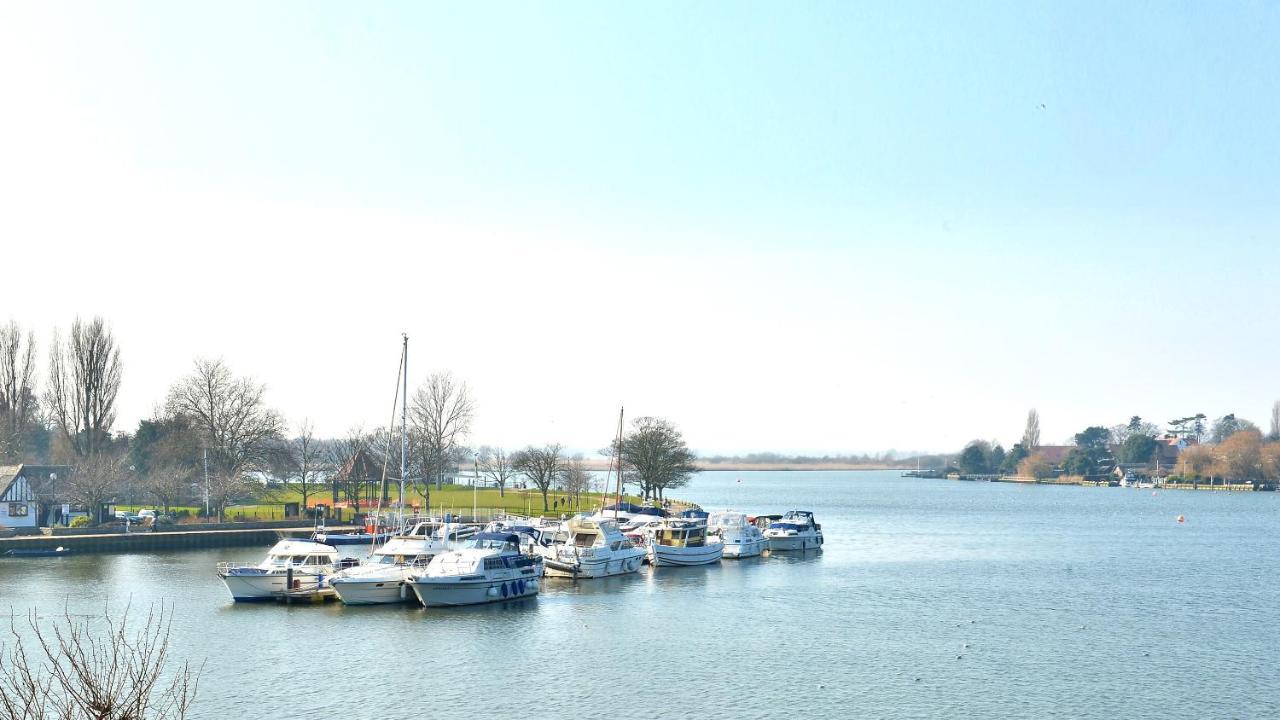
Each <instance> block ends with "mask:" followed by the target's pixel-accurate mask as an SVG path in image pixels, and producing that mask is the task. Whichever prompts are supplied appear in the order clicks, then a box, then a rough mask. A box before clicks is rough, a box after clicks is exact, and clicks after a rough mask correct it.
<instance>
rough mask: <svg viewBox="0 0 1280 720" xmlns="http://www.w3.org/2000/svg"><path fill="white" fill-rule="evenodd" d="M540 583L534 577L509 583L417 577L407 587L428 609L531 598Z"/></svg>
mask: <svg viewBox="0 0 1280 720" xmlns="http://www.w3.org/2000/svg"><path fill="white" fill-rule="evenodd" d="M541 585H542V583H541V582H540V581H539V580H538V578H536V577H521V578H515V579H508V580H496V579H495V580H470V581H459V580H454V579H452V578H439V579H436V578H417V579H415V580H411V581H409V587H410V588H412V589H413V594H414V595H415V596H416V597H417V598H418V601H419V602H421V603H422V604H423V605H425V606H427V607H458V606H462V605H483V604H485V603H492V602H503V601H508V600H520V599H522V598H527V597H534V596H536V595H537V594H538V591H539V590H540V589H541Z"/></svg>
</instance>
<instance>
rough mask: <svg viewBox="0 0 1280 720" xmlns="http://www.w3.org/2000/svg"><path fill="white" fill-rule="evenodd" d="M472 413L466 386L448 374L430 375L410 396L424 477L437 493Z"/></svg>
mask: <svg viewBox="0 0 1280 720" xmlns="http://www.w3.org/2000/svg"><path fill="white" fill-rule="evenodd" d="M475 409H476V408H475V401H474V400H472V399H471V393H470V391H469V390H468V389H467V384H466V383H465V382H463V383H459V382H456V381H455V380H454V379H453V375H452V374H450V373H448V372H438V373H432V374H431V376H430V377H429V378H427V381H426V382H425V383H423V384H422V386H421V387H419V388H418V390H417V392H415V393H414V394H413V403H412V405H411V406H410V409H409V415H410V419H411V421H412V422H413V426H414V431H415V434H416V435H417V436H418V441H419V443H420V447H419V455H420V457H421V458H422V466H423V470H424V471H425V473H424V477H430V478H431V479H432V480H433V481H434V482H435V485H436V489H437V490H439V489H440V485H441V484H442V483H443V482H444V478H445V475H446V474H447V473H448V470H449V469H450V468H451V467H454V466H456V462H457V460H458V452H457V451H458V449H459V448H460V447H461V446H462V440H463V438H465V437H466V435H467V434H468V433H470V432H471V421H472V420H473V419H474V417H475Z"/></svg>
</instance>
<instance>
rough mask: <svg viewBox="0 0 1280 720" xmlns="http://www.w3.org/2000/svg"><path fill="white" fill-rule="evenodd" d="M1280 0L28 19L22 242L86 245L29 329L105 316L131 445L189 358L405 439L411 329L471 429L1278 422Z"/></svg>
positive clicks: (12, 128)
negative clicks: (457, 398)
mask: <svg viewBox="0 0 1280 720" xmlns="http://www.w3.org/2000/svg"><path fill="white" fill-rule="evenodd" d="M1278 8H1280V6H1276V5H1275V4H1272V3H1261V2H1259V3H1195V4H1190V3H1188V4H1175V3H1150V4H1141V3H1123V4H1112V3H1097V4H1084V3H1060V4H1046V3H1039V4H1027V3H995V4H993V3H955V4H953V5H950V6H946V5H942V4H938V3H915V4H913V3H885V4H883V5H879V6H874V5H871V4H854V3H830V4H822V3H788V4H780V3H755V4H752V3H697V4H693V3H670V4H657V3H644V4H641V3H634V4H625V5H624V4H620V3H612V4H607V3H576V4H571V3H556V4H534V3H509V4H506V3H504V4H458V5H456V6H446V5H442V4H428V3H400V4H393V3H383V4H372V5H355V4H350V3H342V4H339V3H219V4H216V5H205V6H195V5H189V4H175V3H154V4H138V5H115V4H113V5H110V6H107V5H101V4H63V5H58V6H52V5H50V4H31V5H20V4H7V5H5V6H4V7H3V9H0V79H3V81H4V86H5V87H6V88H8V91H7V93H6V94H7V96H8V102H7V103H6V105H7V107H8V108H9V110H8V111H7V112H6V113H4V116H3V117H2V118H0V152H2V153H3V155H4V156H5V157H6V158H7V161H6V162H4V163H3V166H2V167H0V207H2V206H3V205H8V206H9V207H8V208H7V209H5V211H4V212H3V213H0V235H3V236H5V237H6V238H9V239H11V241H12V242H14V243H15V244H16V245H17V246H18V252H17V257H16V258H15V259H14V262H15V264H17V265H18V266H26V267H37V268H42V267H49V266H50V265H51V264H53V263H62V262H65V260H66V259H67V258H73V261H72V267H71V268H70V269H69V271H68V272H69V276H68V278H69V279H68V281H67V282H66V285H67V287H65V288H62V289H60V290H59V291H57V292H54V293H50V292H49V291H48V280H47V279H45V278H43V277H41V275H42V273H28V272H23V273H21V276H20V277H19V279H17V280H16V284H17V287H16V288H13V287H12V285H11V290H13V292H11V293H10V294H9V297H10V298H15V299H16V303H14V304H10V303H6V305H8V307H3V308H0V315H8V316H12V317H14V318H15V319H17V320H19V321H20V322H23V323H25V324H29V325H35V326H36V327H37V328H38V329H39V330H40V331H41V333H42V334H46V335H47V332H48V328H49V327H51V326H52V325H53V324H55V323H62V324H66V323H67V322H68V321H69V319H70V317H71V316H72V315H74V314H75V313H76V312H81V313H86V314H89V313H93V312H101V313H103V314H106V315H107V316H108V317H109V319H110V320H111V321H112V322H113V323H114V325H115V326H116V328H117V332H118V334H119V335H120V336H121V338H122V343H123V345H124V350H125V356H126V366H127V368H128V369H129V373H128V375H127V376H126V383H127V384H126V390H125V394H126V395H127V396H128V397H127V399H126V400H125V401H124V402H123V403H122V417H121V424H122V426H128V425H132V423H134V422H136V420H137V419H138V417H140V416H144V415H146V414H148V413H149V412H150V411H151V409H152V408H153V406H154V405H155V403H156V402H157V401H158V400H159V399H160V398H161V397H162V396H163V392H164V389H165V387H167V386H168V384H169V383H171V382H172V381H173V379H175V378H176V377H177V376H179V375H180V374H182V373H183V372H184V371H185V370H186V369H187V367H188V366H189V362H190V358H191V357H193V356H194V355H196V354H206V355H207V354H218V355H222V356H224V357H225V358H226V359H227V360H228V361H229V362H231V364H232V365H233V366H235V367H237V368H239V369H241V370H243V371H246V372H251V373H253V374H254V375H255V376H258V377H259V378H261V379H263V380H265V381H266V382H268V384H269V386H270V387H271V391H272V397H273V399H274V401H275V402H276V403H277V404H278V405H279V406H280V407H281V408H282V409H284V410H285V412H286V413H287V414H288V415H289V416H290V417H291V418H293V419H295V420H297V419H300V418H301V417H303V416H309V417H312V418H314V419H315V420H316V421H317V423H318V424H319V425H320V427H321V429H322V430H324V431H327V432H333V433H337V432H341V431H342V430H344V429H345V428H346V427H348V426H349V425H351V424H353V423H356V422H362V423H364V424H365V425H373V424H376V423H378V422H381V421H382V418H383V416H384V415H385V414H386V413H385V412H384V411H383V410H382V407H383V405H385V404H386V403H385V401H384V398H383V397H382V396H383V395H386V392H384V391H383V390H382V386H383V385H390V383H391V381H392V380H393V379H394V375H392V376H391V377H390V378H387V379H385V380H386V381H385V382H382V380H383V378H382V375H385V374H387V373H386V367H387V366H389V365H391V364H392V363H394V361H395V360H394V358H395V357H396V342H397V337H398V333H399V332H400V331H401V330H405V331H408V332H409V333H410V335H411V336H412V337H413V338H414V344H413V352H414V359H415V360H417V361H418V363H417V364H416V365H415V371H416V372H419V373H425V372H426V371H427V370H428V369H433V368H451V369H452V370H453V371H454V372H455V373H456V374H458V375H459V376H461V377H463V378H465V379H467V380H469V381H470V382H472V384H473V385H474V386H475V387H476V390H477V393H478V394H479V395H480V398H481V415H480V422H479V423H478V426H477V431H476V437H475V438H474V440H475V441H476V442H498V443H503V444H523V443H526V442H542V441H545V440H559V441H562V442H565V443H567V444H569V445H572V446H576V447H582V448H591V447H596V446H598V445H600V444H603V440H601V438H607V437H608V433H609V426H610V420H609V417H610V416H611V415H612V413H613V412H614V411H613V410H611V409H610V408H614V407H616V405H617V403H618V402H619V401H626V402H627V403H628V406H629V407H630V408H632V409H633V410H634V411H635V412H637V413H643V414H657V415H665V416H668V417H670V418H672V419H673V420H675V421H676V422H677V423H678V424H680V425H681V426H682V427H684V429H685V430H686V433H687V434H688V436H689V439H690V441H691V443H692V444H693V445H694V446H695V447H697V448H699V449H702V450H704V451H744V450H756V449H780V450H797V451H851V450H880V449H886V448H890V447H895V448H922V449H939V450H941V449H951V448H955V447H958V446H959V445H960V444H962V443H963V442H964V441H965V440H967V439H969V438H971V437H977V436H981V437H993V436H994V437H996V438H998V439H1002V440H1004V441H1005V442H1006V443H1008V442H1012V441H1013V439H1015V437H1016V436H1017V435H1018V434H1019V432H1020V430H1021V424H1022V419H1023V417H1024V416H1025V412H1026V409H1027V408H1029V407H1031V406H1036V407H1038V408H1039V409H1040V411H1041V413H1042V415H1043V416H1044V424H1045V434H1046V439H1049V440H1055V439H1063V438H1066V437H1068V436H1069V435H1070V434H1072V433H1074V432H1076V431H1077V430H1079V429H1080V428H1081V427H1083V426H1084V425H1086V424H1095V423H1105V424H1112V423H1116V422H1121V421H1123V420H1125V419H1127V418H1128V416H1129V415H1132V414H1135V413H1138V414H1142V415H1144V416H1147V417H1149V418H1151V419H1154V420H1157V421H1161V420H1166V419H1168V417H1172V416H1175V415H1178V414H1185V413H1190V412H1197V411H1201V412H1205V413H1208V414H1210V415H1220V414H1223V413H1226V412H1236V413H1238V414H1241V415H1244V416H1246V417H1251V418H1253V419H1254V420H1256V421H1259V422H1261V421H1263V420H1264V419H1265V418H1264V416H1265V414H1266V412H1267V409H1268V408H1269V406H1270V403H1271V401H1272V400H1273V399H1275V398H1276V397H1280V377H1277V375H1278V373H1277V372H1276V361H1275V358H1276V357H1277V356H1280V331H1277V329H1276V327H1275V323H1274V321H1273V320H1272V318H1273V317H1274V316H1275V314H1276V311H1277V307H1276V305H1277V302H1276V298H1277V295H1278V293H1277V291H1276V277H1277V270H1280V262H1278V261H1280V249H1277V248H1278V242H1277V241H1278V240H1280V238H1277V227H1278V225H1277V220H1278V219H1280V218H1278V215H1280V210H1277V208H1280V202H1278V201H1280V132H1278V131H1280V72H1278V71H1280V49H1278V48H1280V43H1277V42H1276V38H1278V37H1280V9H1278ZM9 244H10V242H9V241H7V242H6V245H9ZM103 269H106V270H108V271H109V273H110V277H111V278H112V284H111V286H110V287H107V288H105V289H104V288H98V287H95V286H94V285H93V283H92V282H91V278H92V277H94V276H95V274H96V273H99V272H101V271H102V270H103ZM263 309H265V314H264V313H263V312H262V310H263ZM655 312H657V313H667V314H674V315H677V316H678V317H677V318H676V319H675V320H674V321H673V322H671V323H670V324H667V323H666V322H664V321H657V322H651V321H650V320H649V318H650V317H652V315H653V314H654V313H655ZM615 326H621V327H620V328H619V329H618V330H617V331H616V332H615ZM664 326H665V327H667V328H668V329H667V330H666V331H663V328H664ZM664 338H666V339H665V340H664ZM344 346H349V347H357V348H362V349H376V352H371V351H369V350H365V351H364V352H351V351H347V350H345V349H343V348H344ZM375 396H376V397H375Z"/></svg>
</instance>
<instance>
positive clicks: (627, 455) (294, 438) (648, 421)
mask: <svg viewBox="0 0 1280 720" xmlns="http://www.w3.org/2000/svg"><path fill="white" fill-rule="evenodd" d="M36 352H37V345H36V340H35V334H34V332H32V331H30V330H26V331H24V330H23V328H21V327H20V326H19V325H18V324H17V323H16V322H14V321H10V322H9V323H8V325H5V326H0V464H16V463H21V462H27V463H39V464H55V465H71V466H74V468H75V472H74V473H72V474H71V475H70V476H69V477H67V478H65V479H64V480H62V481H61V483H62V487H61V488H60V492H59V494H60V495H61V496H63V497H65V498H67V499H70V500H71V501H72V502H74V503H76V504H81V505H84V506H86V507H88V508H91V509H94V510H97V509H100V508H101V507H102V506H103V505H104V504H105V503H108V502H110V501H111V500H113V499H115V498H117V497H118V496H119V495H120V494H121V492H122V491H123V490H124V488H125V487H126V486H128V487H131V488H136V489H137V490H140V491H141V492H142V493H145V494H146V495H148V496H150V497H151V498H153V499H154V500H155V501H156V503H157V505H158V506H159V507H161V508H163V510H164V511H165V512H166V513H167V512H169V510H170V509H171V508H172V507H175V506H178V505H181V504H183V503H185V502H190V501H192V500H197V501H198V504H205V503H207V506H208V508H209V509H210V511H211V512H214V513H216V514H217V515H218V517H219V518H221V517H222V516H223V513H224V511H225V508H226V507H227V506H228V505H229V504H233V503H234V502H235V501H237V500H239V499H242V498H246V497H252V496H254V495H255V494H257V493H259V492H260V491H261V490H262V489H263V487H264V485H267V484H270V483H283V484H287V485H290V486H293V487H296V488H297V489H298V490H299V491H300V494H301V496H302V505H303V506H304V507H306V506H308V504H309V502H310V501H311V500H312V499H313V498H314V497H315V494H316V493H318V492H327V493H328V498H327V500H328V501H329V502H332V503H335V504H336V503H339V502H346V503H348V504H350V505H353V506H355V507H356V508H357V509H358V508H359V507H361V505H364V506H366V507H367V506H368V505H369V504H372V503H373V502H376V501H377V500H378V499H379V495H381V498H380V499H381V500H383V501H385V500H387V499H388V498H387V490H386V489H385V488H386V486H387V485H393V484H397V483H398V482H399V480H400V452H401V441H400V433H401V432H402V431H403V433H404V436H405V444H406V449H407V453H406V456H405V478H404V479H405V481H406V483H407V484H408V485H409V486H410V487H411V488H413V489H415V490H416V491H417V492H418V493H419V494H420V495H421V496H422V497H423V500H424V504H426V505H427V506H428V507H429V506H430V493H431V490H432V489H433V488H434V489H439V488H440V487H441V486H442V485H443V484H444V483H445V482H446V481H448V480H449V479H450V478H451V477H452V476H454V475H455V474H456V473H457V472H458V469H459V466H460V465H472V466H473V468H474V470H475V471H476V472H477V474H478V475H479V476H480V477H482V478H484V479H486V480H488V481H489V482H492V483H493V484H494V485H495V486H496V487H497V488H498V490H499V493H500V494H504V493H505V491H506V489H507V488H508V487H509V486H511V485H512V484H513V483H515V482H517V481H525V482H528V483H529V484H531V485H532V486H533V487H535V488H536V489H538V490H539V491H540V492H541V494H542V496H543V507H544V510H547V509H549V508H548V495H549V493H550V492H551V491H552V490H553V489H559V490H561V491H563V492H565V493H566V494H568V495H569V496H570V497H571V498H574V499H575V500H580V498H581V496H582V495H583V493H586V492H588V491H589V490H590V484H591V482H592V477H593V475H592V473H591V472H590V471H589V470H588V469H587V463H586V461H585V459H584V458H583V457H582V456H581V455H574V456H568V455H567V454H566V452H565V451H564V448H563V446H562V445H560V444H558V443H547V444H545V445H541V446H533V445H530V446H528V447H526V448H524V449H521V450H515V451H507V450H505V449H503V448H500V447H493V446H488V445H482V446H480V447H478V448H475V449H473V448H472V447H470V446H469V445H468V444H467V441H468V440H469V439H470V435H471V431H472V426H473V423H474V419H475V414H476V403H475V400H474V397H473V394H472V392H471V390H470V388H469V387H468V386H467V384H466V383H465V382H462V381H459V380H457V379H455V378H454V377H453V375H452V374H451V373H449V372H436V373H433V374H431V375H430V376H429V377H428V378H427V379H426V380H425V381H424V382H423V383H422V384H421V385H420V386H419V387H418V388H417V389H416V391H415V392H414V393H413V394H412V396H411V397H410V400H409V406H408V408H407V411H408V412H407V415H408V424H407V427H405V428H398V427H390V426H383V427H378V428H375V429H374V430H372V431H366V430H364V429H363V428H361V427H360V426H356V427H353V428H352V429H351V430H349V431H348V432H347V433H346V434H345V435H343V436H341V437H337V438H321V437H317V436H316V434H315V431H314V426H313V424H312V423H311V422H310V420H307V419H304V420H302V421H301V422H300V423H299V424H298V426H297V429H296V431H295V432H294V433H293V434H292V435H290V433H289V432H288V425H287V423H286V421H285V418H284V416H283V414H282V413H281V412H279V411H278V410H276V409H275V408H273V407H271V405H270V404H269V403H268V401H267V397H266V386H265V385H264V384H262V383H260V382H258V381H256V380H254V379H253V378H250V377H247V376H240V375H237V374H236V373H234V372H233V370H232V369H231V367H230V366H229V365H228V364H227V363H226V362H225V361H223V360H221V359H207V358H199V359H197V360H195V362H194V363H193V367H192V370H191V371H190V372H189V373H188V374H187V375H185V376H182V377H180V378H179V379H177V380H176V381H175V382H174V383H173V384H172V385H171V386H170V388H169V390H168V392H167V394H166V397H165V399H164V402H163V403H162V404H161V405H160V407H159V409H158V410H157V412H156V413H155V414H154V416H153V417H151V418H148V419H144V420H142V421H140V422H139V423H138V426H137V427H136V429H134V430H133V431H132V432H115V431H114V429H113V426H114V423H115V420H116V402H117V399H118V397H119V393H120V389H121V384H122V378H123V367H124V366H123V361H122V359H121V351H120V347H119V345H118V343H117V341H116V339H115V337H114V335H113V333H112V331H111V328H110V326H109V325H108V324H107V322H106V321H105V320H104V319H103V318H101V317H94V318H93V319H91V320H88V321H84V320H81V319H80V318H76V319H75V320H74V322H73V323H72V324H71V327H70V330H69V332H67V333H66V334H65V336H64V335H63V334H62V333H61V332H60V331H58V330H55V331H54V332H53V335H52V341H51V344H50V348H49V351H48V365H47V368H46V372H45V373H44V374H43V377H41V376H40V374H39V373H38V369H37V367H36V361H35V358H36ZM41 381H42V382H41ZM601 452H602V454H605V455H607V456H609V457H611V458H613V457H614V456H615V455H616V449H615V448H613V447H612V445H611V446H610V448H608V449H606V450H603V451H601ZM693 462H694V456H693V453H692V452H690V451H689V449H688V447H687V445H686V444H685V443H684V440H683V437H682V436H681V434H680V432H679V430H678V429H676V427H675V426H674V425H673V424H671V423H670V422H668V421H666V420H663V419H660V418H638V419H636V420H634V421H633V422H632V424H631V427H630V429H629V431H628V432H627V434H626V437H625V438H624V442H623V444H622V456H621V467H622V472H623V479H624V482H626V483H629V484H631V485H633V486H635V487H638V488H639V489H640V492H641V494H642V495H643V496H644V497H645V498H646V499H649V498H655V499H662V497H663V496H664V493H665V491H667V490H669V489H671V488H676V487H680V486H682V485H683V484H685V483H687V481H688V479H689V477H690V476H691V474H692V472H693V471H694V467H693ZM384 478H385V479H386V481H387V483H386V485H384V484H383V483H382V480H383V479H384ZM48 499H49V500H52V499H51V498H48ZM97 519H98V520H99V521H101V520H102V518H100V517H99V518H97Z"/></svg>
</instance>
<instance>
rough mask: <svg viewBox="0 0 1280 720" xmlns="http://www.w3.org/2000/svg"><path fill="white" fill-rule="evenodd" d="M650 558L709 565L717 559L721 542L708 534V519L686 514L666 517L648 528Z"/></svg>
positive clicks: (660, 563)
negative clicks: (704, 519) (684, 516)
mask: <svg viewBox="0 0 1280 720" xmlns="http://www.w3.org/2000/svg"><path fill="white" fill-rule="evenodd" d="M646 534H648V535H649V562H650V563H651V564H653V565H655V566H663V565H677V566H678V565H709V564H711V563H715V562H720V556H721V555H722V554H723V553H724V543H723V542H721V541H720V538H717V537H707V523H706V521H703V520H694V519H689V518H667V519H665V520H663V521H662V522H661V523H660V524H659V525H658V526H657V527H656V528H647V529H646Z"/></svg>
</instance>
